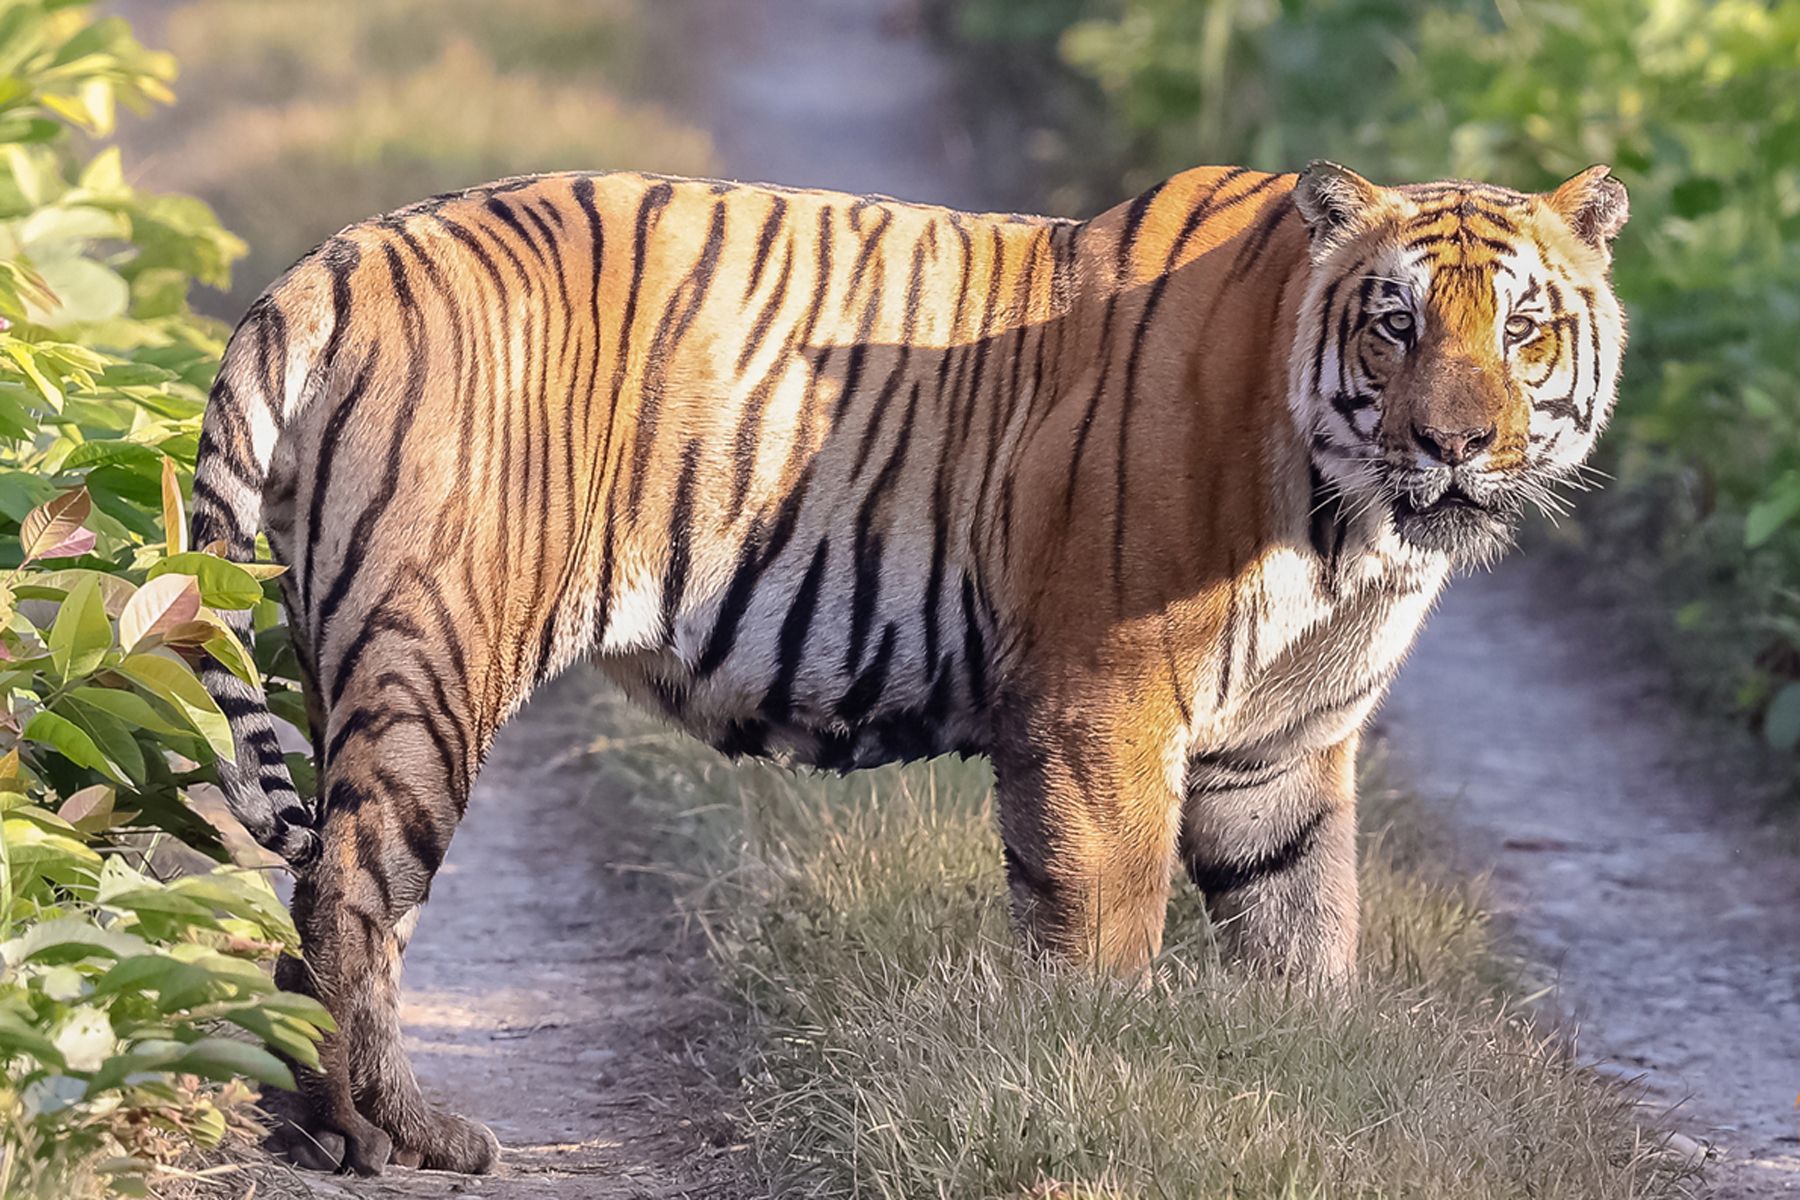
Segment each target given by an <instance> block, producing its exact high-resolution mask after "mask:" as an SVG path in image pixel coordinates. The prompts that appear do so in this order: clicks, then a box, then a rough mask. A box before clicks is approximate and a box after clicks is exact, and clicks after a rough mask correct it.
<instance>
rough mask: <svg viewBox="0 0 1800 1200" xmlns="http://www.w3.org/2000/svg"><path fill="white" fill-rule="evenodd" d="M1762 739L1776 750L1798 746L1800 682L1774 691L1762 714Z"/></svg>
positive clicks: (1799, 744) (1799, 743)
mask: <svg viewBox="0 0 1800 1200" xmlns="http://www.w3.org/2000/svg"><path fill="white" fill-rule="evenodd" d="M1763 740H1764V741H1766V742H1768V743H1769V745H1771V746H1773V747H1774V748H1775V749H1777V750H1792V749H1793V748H1794V747H1795V746H1800V683H1790V684H1787V685H1786V686H1784V687H1783V688H1782V689H1781V690H1780V691H1778V692H1776V693H1775V698H1774V699H1773V700H1771V701H1770V702H1769V711H1768V712H1766V713H1764V714H1763Z"/></svg>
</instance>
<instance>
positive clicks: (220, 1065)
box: [169, 1038, 294, 1091]
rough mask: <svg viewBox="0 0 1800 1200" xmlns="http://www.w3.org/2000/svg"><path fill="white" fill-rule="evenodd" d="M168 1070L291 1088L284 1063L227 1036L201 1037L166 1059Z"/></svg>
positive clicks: (258, 1047) (291, 1075)
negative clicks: (177, 1054) (176, 1055)
mask: <svg viewBox="0 0 1800 1200" xmlns="http://www.w3.org/2000/svg"><path fill="white" fill-rule="evenodd" d="M169 1070H171V1071H185V1072H187V1073H189V1074H192V1075H198V1076H200V1077H201V1078H202V1079H216V1080H219V1081H221V1082H226V1081H229V1080H232V1079H238V1078H249V1079H254V1080H256V1081H257V1082H258V1083H266V1084H268V1085H270V1086H271V1087H278V1088H285V1089H287V1090H288V1091H293V1090H294V1074H293V1072H292V1071H290V1070H289V1069H288V1067H287V1064H285V1063H283V1062H282V1061H281V1060H280V1059H279V1058H276V1057H275V1056H274V1055H273V1054H270V1053H269V1052H268V1051H267V1050H264V1049H262V1048H261V1047H260V1046H252V1045H249V1044H248V1043H246V1042H234V1041H231V1040H229V1039H227V1038H201V1039H200V1040H199V1041H197V1042H195V1043H194V1044H192V1045H191V1046H189V1047H188V1048H187V1052H186V1053H185V1054H183V1055H181V1056H180V1057H179V1058H177V1059H175V1060H174V1061H173V1062H172V1063H170V1064H169Z"/></svg>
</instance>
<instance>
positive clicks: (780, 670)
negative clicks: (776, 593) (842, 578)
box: [762, 538, 831, 724]
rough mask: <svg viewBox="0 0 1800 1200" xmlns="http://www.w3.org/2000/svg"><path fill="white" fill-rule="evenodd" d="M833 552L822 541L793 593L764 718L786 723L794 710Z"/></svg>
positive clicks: (763, 710)
mask: <svg viewBox="0 0 1800 1200" xmlns="http://www.w3.org/2000/svg"><path fill="white" fill-rule="evenodd" d="M830 551H831V542H830V539H828V538H821V539H820V540H819V544H818V547H817V548H816V549H814V550H813V556H812V562H811V563H810V564H809V565H808V566H807V568H806V577H805V578H804V579H802V580H801V581H800V587H799V590H798V591H796V592H795V593H794V602H793V604H792V605H790V606H789V607H788V611H787V616H785V617H783V618H782V621H781V634H780V636H779V637H778V639H777V640H776V653H777V658H776V667H775V680H774V682H773V683H771V684H770V685H769V691H768V694H767V695H765V696H764V697H763V702H762V713H763V715H764V716H765V717H767V718H768V719H769V720H770V721H772V722H774V723H775V724H781V723H782V722H784V721H786V720H787V719H788V717H789V715H790V713H791V711H792V707H793V691H794V677H795V676H796V675H798V674H799V672H800V662H801V659H802V657H803V656H804V655H805V653H806V638H807V634H808V633H810V632H811V630H812V622H813V613H814V611H815V610H816V609H817V608H818V605H819V588H820V585H821V584H823V583H824V581H825V564H826V562H827V560H828V558H829V556H830Z"/></svg>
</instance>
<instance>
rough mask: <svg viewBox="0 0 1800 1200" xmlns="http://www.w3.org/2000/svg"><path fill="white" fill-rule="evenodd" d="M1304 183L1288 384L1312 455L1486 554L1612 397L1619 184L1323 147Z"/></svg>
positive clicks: (1456, 542) (1364, 501) (1469, 554)
mask: <svg viewBox="0 0 1800 1200" xmlns="http://www.w3.org/2000/svg"><path fill="white" fill-rule="evenodd" d="M1293 200H1294V205H1295V207H1296V208H1297V209H1298V210H1299V212H1300V215H1301V217H1302V218H1303V219H1304V221H1305V222H1306V226H1307V230H1308V233H1309V236H1310V239H1311V259H1312V275H1311V281H1310V283H1309V285H1308V287H1307V293H1306V300H1305V306H1304V308H1303V310H1302V313H1301V317H1300V323H1299V331H1298V337H1297V339H1296V342H1295V349H1294V362H1293V371H1292V380H1293V386H1292V390H1291V394H1290V403H1291V404H1292V406H1293V410H1294V417H1295V420H1296V422H1297V425H1298V427H1299V429H1300V430H1301V431H1302V432H1303V433H1304V434H1305V435H1306V436H1307V437H1309V439H1310V444H1311V452H1312V458H1313V463H1314V466H1315V468H1316V469H1317V471H1318V472H1319V474H1320V476H1322V477H1323V478H1324V479H1325V480H1326V481H1327V483H1328V485H1329V486H1331V487H1334V488H1335V489H1336V490H1337V492H1338V493H1339V494H1340V495H1341V496H1342V497H1343V498H1344V499H1345V500H1347V501H1349V502H1350V504H1351V506H1352V507H1353V508H1354V509H1356V510H1359V511H1361V510H1367V511H1378V512H1383V513H1386V514H1388V515H1389V516H1391V519H1392V523H1393V528H1394V529H1395V531H1396V532H1397V533H1398V535H1399V536H1400V537H1401V538H1402V539H1403V540H1404V541H1405V542H1407V543H1410V544H1412V545H1414V546H1418V547H1422V548H1425V549H1427V550H1435V551H1441V552H1444V553H1446V554H1448V555H1450V556H1451V557H1452V558H1453V559H1455V560H1457V561H1459V562H1471V561H1475V562H1479V561H1483V560H1485V559H1487V558H1489V557H1491V556H1493V555H1494V554H1495V553H1497V552H1498V551H1500V550H1501V549H1503V548H1504V547H1505V546H1506V545H1507V544H1508V543H1509V542H1510V540H1511V536H1512V532H1513V530H1514V528H1515V526H1516V524H1517V522H1518V520H1519V517H1520V516H1521V514H1522V513H1523V511H1524V510H1525V508H1526V506H1527V505H1528V504H1533V503H1535V504H1536V505H1538V506H1539V507H1541V508H1544V509H1546V510H1549V511H1552V512H1554V511H1556V510H1557V509H1558V508H1560V506H1561V504H1562V500H1561V498H1560V497H1559V496H1558V495H1557V494H1556V492H1555V488H1556V485H1558V484H1559V483H1567V482H1578V481H1579V477H1580V471H1581V469H1582V464H1583V462H1584V461H1585V460H1586V458H1587V456H1588V453H1589V451H1591V450H1592V449H1593V446H1594V441H1595V439H1596V438H1597V437H1598V436H1599V433H1600V430H1601V427H1602V426H1604V425H1605V424H1606V419H1607V416H1608V414H1609V413H1610V411H1611V409H1612V405H1613V400H1614V397H1615V394H1616V391H1617V387H1618V378H1619V363H1620V358H1621V356H1622V354H1623V351H1624V347H1625V320H1624V314H1623V312H1622V311H1621V309H1620V307H1619V302H1618V299H1617V298H1616V297H1615V296H1614V294H1613V291H1612V286H1611V282H1610V280H1609V268H1610V265H1611V242H1612V239H1613V237H1614V236H1615V235H1616V234H1617V233H1618V231H1619V229H1620V227H1621V226H1623V225H1624V223H1625V218H1626V215H1627V209H1628V204H1627V199H1626V194H1625V188H1624V186H1623V185H1621V184H1620V183H1619V182H1618V181H1617V180H1614V179H1612V178H1611V177H1610V176H1609V174H1608V169H1607V168H1606V167H1592V168H1590V169H1588V170H1586V171H1583V172H1581V173H1580V174H1579V175H1576V176H1574V177H1573V178H1572V179H1570V180H1568V181H1567V182H1566V183H1564V184H1562V186H1560V187H1558V188H1557V189H1556V190H1555V191H1553V192H1549V193H1546V194H1541V195H1525V194H1521V193H1518V192H1513V191H1508V190H1506V189H1504V188H1497V187H1491V186H1489V185H1486V184H1481V183H1467V182H1461V181H1455V182H1448V183H1429V184H1417V185H1410V186H1403V187H1392V188H1389V187H1379V186H1377V185H1375V184H1373V183H1370V182H1369V181H1368V180H1366V179H1364V178H1362V177H1361V176H1360V175H1357V174H1355V173H1354V172H1352V171H1349V170H1346V169H1345V168H1343V167H1339V166H1336V165H1334V164H1330V163H1314V164H1313V165H1312V166H1310V167H1308V168H1307V169H1306V171H1305V172H1304V173H1302V175H1301V176H1300V179H1299V182H1298V183H1297V184H1296V185H1295V188H1294V193H1293Z"/></svg>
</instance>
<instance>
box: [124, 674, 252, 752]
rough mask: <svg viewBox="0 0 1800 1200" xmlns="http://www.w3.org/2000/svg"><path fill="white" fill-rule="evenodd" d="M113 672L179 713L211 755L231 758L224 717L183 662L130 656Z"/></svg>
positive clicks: (227, 724)
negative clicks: (203, 740)
mask: <svg viewBox="0 0 1800 1200" xmlns="http://www.w3.org/2000/svg"><path fill="white" fill-rule="evenodd" d="M117 670H118V672H119V674H121V675H123V676H125V678H127V679H129V680H131V682H133V683H135V684H137V685H138V686H139V687H141V688H143V689H144V690H145V691H147V692H149V693H150V695H151V696H153V697H154V698H156V699H158V700H161V701H162V702H163V703H164V704H167V705H169V707H171V708H173V709H174V710H175V711H176V712H178V713H180V714H181V715H182V717H183V719H185V720H186V721H187V722H188V724H190V725H192V726H193V727H194V731H195V732H196V733H198V734H199V735H200V736H201V737H202V738H204V739H205V741H206V744H207V745H208V746H209V747H210V748H211V749H212V752H213V753H214V754H216V755H218V756H219V757H220V758H224V759H229V758H232V757H233V750H232V744H231V726H230V724H229V723H228V722H227V721H226V720H225V714H223V713H221V712H220V711H219V706H218V704H217V703H216V702H215V701H214V700H213V698H212V697H211V696H209V695H207V692H206V689H205V688H204V687H202V686H201V684H200V681H199V680H198V679H196V678H195V677H194V673H193V672H192V671H190V670H188V668H187V665H186V664H185V663H180V662H176V661H175V660H174V659H170V658H163V657H161V656H160V655H156V654H133V655H130V656H128V657H127V658H126V659H125V661H124V662H122V663H120V664H119V665H118V668H117Z"/></svg>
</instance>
